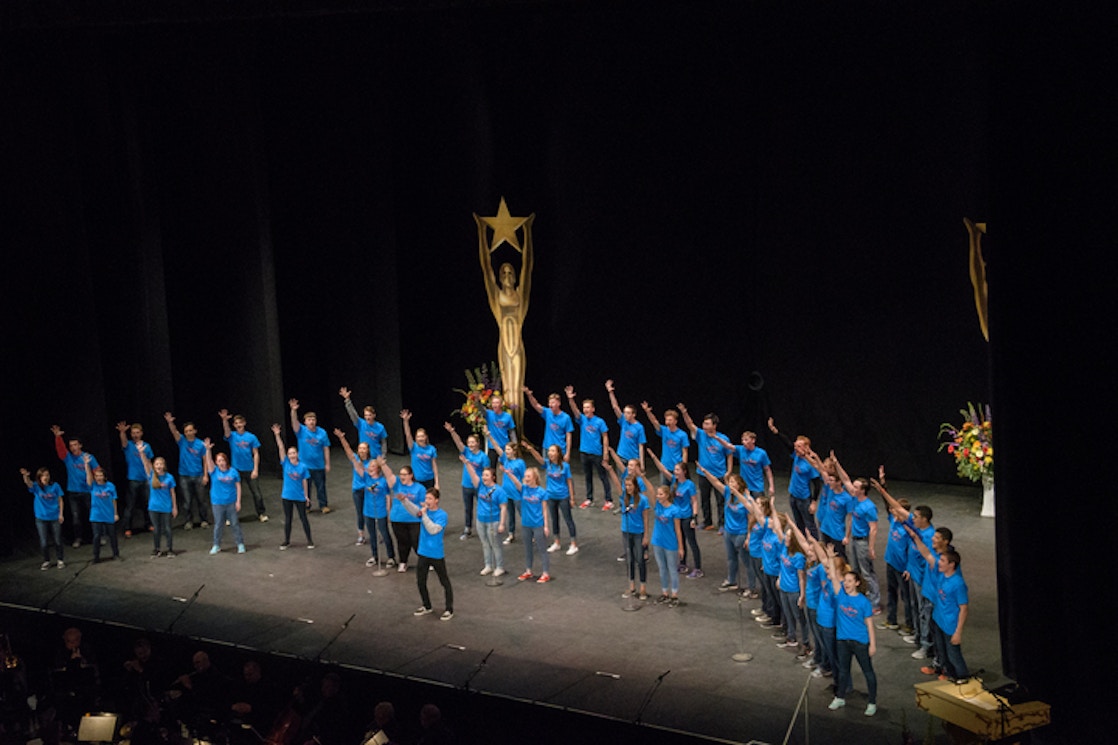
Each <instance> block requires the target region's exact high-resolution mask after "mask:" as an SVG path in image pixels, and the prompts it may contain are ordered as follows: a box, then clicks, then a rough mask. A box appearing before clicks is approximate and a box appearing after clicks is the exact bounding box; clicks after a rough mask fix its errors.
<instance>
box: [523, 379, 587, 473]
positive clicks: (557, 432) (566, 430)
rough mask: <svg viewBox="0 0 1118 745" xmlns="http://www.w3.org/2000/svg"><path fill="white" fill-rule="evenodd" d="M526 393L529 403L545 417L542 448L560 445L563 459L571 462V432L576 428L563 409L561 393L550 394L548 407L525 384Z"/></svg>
mask: <svg viewBox="0 0 1118 745" xmlns="http://www.w3.org/2000/svg"><path fill="white" fill-rule="evenodd" d="M524 395H525V396H527V397H528V403H529V404H531V405H532V408H533V409H535V410H536V412H537V413H538V414H539V415H540V416H541V417H543V445H541V447H540V449H541V450H543V451H544V452H545V453H546V452H547V449H548V448H549V447H551V446H552V445H558V446H559V450H560V452H562V453H563V460H564V461H566V462H567V463H570V462H571V433H572V432H574V431H575V428H574V425H573V424H571V416H570V414H568V413H567V412H565V411H563V401H562V399H560V398H559V394H558V393H551V394H548V396H547V408H546V409H545V408H544V407H543V406H541V405H540V402H539V401H537V400H536V397H535V396H533V395H532V391H531V389H529V388H528V386H524Z"/></svg>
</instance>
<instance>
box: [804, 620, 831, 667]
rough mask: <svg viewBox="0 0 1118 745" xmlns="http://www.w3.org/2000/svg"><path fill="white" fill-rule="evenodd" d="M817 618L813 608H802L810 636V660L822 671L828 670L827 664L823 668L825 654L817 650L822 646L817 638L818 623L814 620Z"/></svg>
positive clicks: (821, 641) (820, 640) (821, 642)
mask: <svg viewBox="0 0 1118 745" xmlns="http://www.w3.org/2000/svg"><path fill="white" fill-rule="evenodd" d="M818 616H819V614H818V611H817V610H816V609H815V608H804V617H805V618H806V619H807V630H808V633H809V634H810V635H811V649H812V658H811V659H812V661H813V662H814V663H815V664H816V665H818V666H819V667H820V668H822V669H823V670H830V669H831V668H830V665H829V664H828V665H827V666H826V667H824V666H823V660H824V659H826V658H825V657H824V655H825V654H826V652H823V651H821V650H820V649H819V648H820V647H822V646H823V640H822V639H820V638H819V622H818V621H817V620H816V619H817V618H818Z"/></svg>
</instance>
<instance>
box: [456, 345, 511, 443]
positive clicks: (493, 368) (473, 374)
mask: <svg viewBox="0 0 1118 745" xmlns="http://www.w3.org/2000/svg"><path fill="white" fill-rule="evenodd" d="M454 392H455V393H461V394H462V396H463V398H464V399H465V400H464V401H463V402H462V406H460V407H459V408H457V409H455V410H454V411H452V412H450V413H451V416H453V415H455V414H457V415H458V416H460V417H462V418H463V419H464V420H466V424H469V425H470V429H471V430H472V431H474V432H481V428H482V426H484V425H485V412H486V411H487V410H488V409H489V399H491V398H493V396H500V395H501V370H500V368H499V367H498V366H497V363H496V362H491V363H490V364H488V365H482V366H481V367H475V368H474V369H473V370H466V388H465V389H462V388H455V389H454Z"/></svg>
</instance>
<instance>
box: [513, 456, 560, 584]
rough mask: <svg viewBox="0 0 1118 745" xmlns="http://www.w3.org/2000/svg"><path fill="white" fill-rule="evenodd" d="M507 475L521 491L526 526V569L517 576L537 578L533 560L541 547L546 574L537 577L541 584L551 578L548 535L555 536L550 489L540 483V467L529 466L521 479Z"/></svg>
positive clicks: (522, 525)
mask: <svg viewBox="0 0 1118 745" xmlns="http://www.w3.org/2000/svg"><path fill="white" fill-rule="evenodd" d="M505 478H506V479H509V480H511V481H512V485H513V486H515V487H516V488H517V489H519V490H520V526H521V527H522V528H523V529H524V534H525V535H524V561H525V565H526V567H527V568H526V569H525V570H524V573H523V574H521V575H520V576H519V577H517V579H518V580H520V581H521V582H524V581H525V580H529V579H532V578H533V576H534V575H533V574H532V562H533V559H534V558H535V557H534V553H535V552H534V549H535V548H536V547H538V548H539V551H540V556H541V557H543V559H542V562H541V564H542V568H543V574H541V575H540V577H539V579H537V580H536V582H538V583H541V584H542V583H545V582H550V581H551V574H550V573H549V572H548V570H549V569H550V566H549V564H550V557H548V555H547V549H546V548H545V546H546V545H547V538H548V536H550V535H551V521H550V516H549V515H548V511H547V510H546V509H544V506H543V503H544V502H546V501H548V500H547V492H546V491H545V490H544V488H543V487H542V486H540V479H541V478H542V477H541V476H540V469H538V468H529V469H527V470H526V471H525V472H524V480H523V481H521V480H520V479H518V478H517V477H516V475H515V474H514V473H513V472H512V471H506V472H505Z"/></svg>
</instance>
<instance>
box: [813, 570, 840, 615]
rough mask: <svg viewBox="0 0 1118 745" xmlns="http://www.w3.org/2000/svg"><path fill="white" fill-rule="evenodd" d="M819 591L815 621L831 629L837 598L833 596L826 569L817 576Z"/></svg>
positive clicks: (832, 588)
mask: <svg viewBox="0 0 1118 745" xmlns="http://www.w3.org/2000/svg"><path fill="white" fill-rule="evenodd" d="M820 566H822V564H820ZM819 590H820V592H819V607H818V608H816V609H815V621H816V623H818V624H819V625H820V626H822V627H823V628H825V629H833V628H834V627H835V613H836V611H837V605H838V598H837V597H836V596H835V586H834V585H833V584H831V578H830V577H828V576H827V570H826V568H824V569H823V574H822V575H819Z"/></svg>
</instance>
